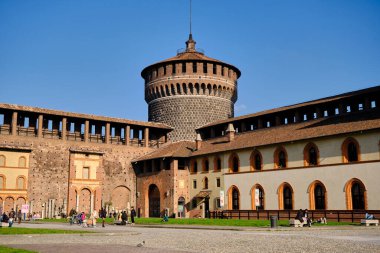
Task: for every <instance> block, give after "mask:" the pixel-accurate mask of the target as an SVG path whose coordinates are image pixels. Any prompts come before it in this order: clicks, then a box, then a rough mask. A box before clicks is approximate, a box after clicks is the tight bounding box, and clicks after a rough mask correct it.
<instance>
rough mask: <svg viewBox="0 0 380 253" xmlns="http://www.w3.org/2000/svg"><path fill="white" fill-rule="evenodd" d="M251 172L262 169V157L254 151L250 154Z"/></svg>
mask: <svg viewBox="0 0 380 253" xmlns="http://www.w3.org/2000/svg"><path fill="white" fill-rule="evenodd" d="M250 162H251V170H261V168H262V156H261V153H260V152H259V151H258V150H255V151H254V152H252V154H251V159H250Z"/></svg>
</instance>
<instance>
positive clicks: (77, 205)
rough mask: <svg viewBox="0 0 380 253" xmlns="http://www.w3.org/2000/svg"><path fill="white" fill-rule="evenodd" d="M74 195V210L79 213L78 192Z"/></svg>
mask: <svg viewBox="0 0 380 253" xmlns="http://www.w3.org/2000/svg"><path fill="white" fill-rule="evenodd" d="M75 194H76V196H75V198H76V203H75V210H76V211H77V212H79V193H78V192H75Z"/></svg>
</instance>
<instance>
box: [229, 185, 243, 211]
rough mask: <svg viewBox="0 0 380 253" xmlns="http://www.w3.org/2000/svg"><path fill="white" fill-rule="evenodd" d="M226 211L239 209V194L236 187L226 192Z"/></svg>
mask: <svg viewBox="0 0 380 253" xmlns="http://www.w3.org/2000/svg"><path fill="white" fill-rule="evenodd" d="M228 209H232V210H239V209H240V192H239V189H238V188H237V187H236V186H234V185H233V186H231V188H230V189H229V191H228Z"/></svg>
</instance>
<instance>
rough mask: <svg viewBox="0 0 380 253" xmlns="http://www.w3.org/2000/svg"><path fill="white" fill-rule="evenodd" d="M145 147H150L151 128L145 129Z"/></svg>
mask: <svg viewBox="0 0 380 253" xmlns="http://www.w3.org/2000/svg"><path fill="white" fill-rule="evenodd" d="M144 147H149V128H148V127H146V128H145V129H144Z"/></svg>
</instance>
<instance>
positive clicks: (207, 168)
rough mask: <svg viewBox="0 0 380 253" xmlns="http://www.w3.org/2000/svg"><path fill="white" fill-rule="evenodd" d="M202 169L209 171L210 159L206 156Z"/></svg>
mask: <svg viewBox="0 0 380 253" xmlns="http://www.w3.org/2000/svg"><path fill="white" fill-rule="evenodd" d="M202 165H203V166H202V171H203V172H208V171H209V162H208V159H207V158H205V159H203V163H202Z"/></svg>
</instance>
